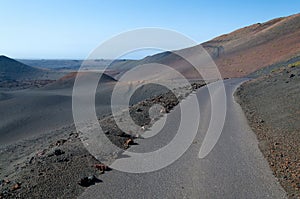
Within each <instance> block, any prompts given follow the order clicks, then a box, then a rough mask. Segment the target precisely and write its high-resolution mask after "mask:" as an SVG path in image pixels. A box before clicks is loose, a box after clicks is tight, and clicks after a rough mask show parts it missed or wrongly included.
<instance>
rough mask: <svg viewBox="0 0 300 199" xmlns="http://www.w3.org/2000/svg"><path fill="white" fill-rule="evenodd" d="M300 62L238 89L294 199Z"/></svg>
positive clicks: (299, 185) (297, 191)
mask: <svg viewBox="0 0 300 199" xmlns="http://www.w3.org/2000/svg"><path fill="white" fill-rule="evenodd" d="M299 65H300V63H294V64H290V63H289V64H286V65H283V66H281V67H278V68H275V69H272V71H270V72H269V73H267V74H266V75H261V76H259V77H256V78H255V79H253V80H250V81H249V82H246V83H244V84H243V85H242V86H241V87H240V88H239V89H238V90H237V92H236V98H237V101H238V102H239V104H240V105H241V106H242V108H243V110H244V112H245V114H246V117H247V118H248V121H249V124H250V126H251V127H252V129H253V131H254V132H255V133H256V135H257V138H258V140H259V147H260V149H261V151H262V153H263V154H264V156H265V157H266V159H267V160H268V162H269V165H270V167H271V169H272V170H273V172H274V175H275V176H276V177H277V178H278V180H279V182H280V183H281V185H282V186H283V187H284V189H285V190H286V191H287V193H288V195H289V197H290V198H300V103H299V102H300V67H299Z"/></svg>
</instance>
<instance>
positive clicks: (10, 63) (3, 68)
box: [0, 56, 44, 80]
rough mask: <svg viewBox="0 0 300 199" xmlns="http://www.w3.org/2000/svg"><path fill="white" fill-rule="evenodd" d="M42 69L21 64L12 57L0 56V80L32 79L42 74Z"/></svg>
mask: <svg viewBox="0 0 300 199" xmlns="http://www.w3.org/2000/svg"><path fill="white" fill-rule="evenodd" d="M43 73H44V71H42V70H40V69H37V68H33V67H30V66H27V65H25V64H22V63H20V62H18V61H16V60H14V59H11V58H8V57H5V56H0V79H1V80H24V79H33V78H36V77H37V76H39V75H42V74H43Z"/></svg>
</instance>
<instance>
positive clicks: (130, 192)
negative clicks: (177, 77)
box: [80, 79, 286, 199]
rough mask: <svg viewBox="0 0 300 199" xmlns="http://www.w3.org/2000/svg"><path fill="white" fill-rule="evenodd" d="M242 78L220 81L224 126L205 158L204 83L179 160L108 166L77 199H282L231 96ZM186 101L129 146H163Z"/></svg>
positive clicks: (147, 148) (206, 95)
mask: <svg viewBox="0 0 300 199" xmlns="http://www.w3.org/2000/svg"><path fill="white" fill-rule="evenodd" d="M243 81H245V79H229V80H225V81H224V84H225V88H226V94H227V112H226V119H225V124H224V128H223V131H222V134H221V136H220V138H219V140H218V142H217V143H216V145H215V147H214V148H213V150H212V151H211V152H210V153H209V154H208V155H207V156H205V157H204V158H199V149H200V147H201V145H202V142H203V139H204V137H205V134H206V131H207V128H208V124H209V119H210V117H211V113H210V112H211V107H212V106H216V105H214V104H212V103H214V102H215V100H210V95H209V93H208V89H207V87H203V88H201V89H199V90H197V92H196V93H195V94H192V95H196V96H197V97H198V99H199V102H198V103H199V106H200V110H201V117H200V125H199V128H198V133H197V135H196V137H195V139H194V141H193V143H192V145H191V146H190V147H189V148H188V150H187V151H186V152H185V153H184V154H183V155H182V156H181V157H180V158H179V159H178V160H176V161H175V162H174V163H173V164H171V165H169V166H167V167H165V168H163V169H160V170H158V171H154V172H149V173H137V174H132V173H125V172H120V171H117V170H112V171H110V172H107V173H105V174H104V175H101V176H100V178H101V180H102V181H103V182H102V183H98V184H96V185H95V186H91V187H89V188H87V189H86V191H85V192H84V193H83V194H82V195H81V196H80V198H272V199H275V198H286V193H285V191H284V190H283V188H282V187H281V186H280V184H279V183H278V181H277V180H276V178H275V177H274V176H273V174H272V172H271V170H270V168H269V166H268V163H267V161H266V160H265V158H264V157H263V155H262V153H261V152H260V150H259V148H258V142H257V139H256V136H255V134H254V133H253V132H252V130H251V128H250V127H249V126H248V124H247V120H246V118H245V116H244V113H243V111H242V109H241V107H240V106H239V105H238V104H237V103H236V102H235V100H234V97H233V93H234V91H235V89H236V88H237V87H238V86H239V85H240V84H241V83H242V82H243ZM213 84H214V83H212V84H209V86H212V85H213ZM212 92H213V93H214V94H212V93H211V94H212V95H211V96H213V97H215V98H218V97H220V95H218V92H220V89H218V87H217V86H215V87H214V89H213V90H212ZM189 101H190V97H188V98H187V99H186V100H183V101H182V102H181V104H180V106H177V107H176V108H175V109H174V110H173V111H172V112H171V113H169V114H168V116H167V120H166V123H165V125H164V128H163V129H162V131H161V132H160V133H159V134H157V135H155V136H153V137H151V138H147V139H140V140H137V142H138V145H135V146H132V147H131V148H130V150H131V151H135V152H145V151H153V150H156V149H158V148H160V147H162V146H165V145H166V144H168V143H169V142H170V141H171V140H172V139H173V138H174V132H176V131H177V128H178V125H176V124H177V123H178V121H180V107H181V106H182V105H183V104H185V105H187V106H188V105H189ZM192 108H193V107H192ZM178 118H179V119H178ZM191 120H193V118H191ZM158 123H159V121H158ZM179 147H180V146H179Z"/></svg>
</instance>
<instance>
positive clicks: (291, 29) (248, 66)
mask: <svg viewBox="0 0 300 199" xmlns="http://www.w3.org/2000/svg"><path fill="white" fill-rule="evenodd" d="M202 45H203V46H204V47H205V48H206V49H207V50H208V51H209V52H210V53H211V54H212V55H213V57H214V60H215V62H216V64H217V65H218V67H219V69H220V71H221V73H222V75H223V77H240V76H244V75H247V74H249V73H251V72H253V71H255V70H257V69H259V68H262V67H266V66H268V65H271V64H274V63H277V62H280V61H284V60H287V59H290V58H292V57H294V56H296V55H299V54H300V14H297V15H292V16H289V17H286V18H278V19H274V20H271V21H269V22H266V23H258V24H254V25H251V26H248V27H245V28H242V29H239V30H237V31H234V32H232V33H230V34H227V35H222V36H220V37H217V38H215V39H213V40H211V41H209V42H206V43H203V44H202Z"/></svg>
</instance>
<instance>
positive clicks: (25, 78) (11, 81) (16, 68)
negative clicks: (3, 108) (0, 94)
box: [0, 56, 65, 89]
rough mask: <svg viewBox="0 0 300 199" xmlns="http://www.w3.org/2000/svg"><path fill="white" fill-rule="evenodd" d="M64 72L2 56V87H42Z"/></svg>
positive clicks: (0, 73) (0, 85)
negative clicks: (40, 67) (29, 64)
mask: <svg viewBox="0 0 300 199" xmlns="http://www.w3.org/2000/svg"><path fill="white" fill-rule="evenodd" d="M64 74H65V73H64V72H58V71H51V70H46V69H45V70H44V69H39V68H34V67H31V66H28V65H26V64H23V63H21V62H18V61H16V60H14V59H11V58H8V57H6V56H0V88H5V89H24V88H31V87H41V86H44V85H46V84H49V83H51V82H53V81H55V80H56V79H58V78H60V77H62V76H63V75H64Z"/></svg>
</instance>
